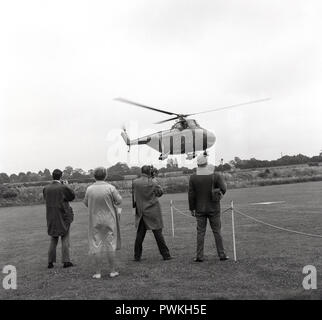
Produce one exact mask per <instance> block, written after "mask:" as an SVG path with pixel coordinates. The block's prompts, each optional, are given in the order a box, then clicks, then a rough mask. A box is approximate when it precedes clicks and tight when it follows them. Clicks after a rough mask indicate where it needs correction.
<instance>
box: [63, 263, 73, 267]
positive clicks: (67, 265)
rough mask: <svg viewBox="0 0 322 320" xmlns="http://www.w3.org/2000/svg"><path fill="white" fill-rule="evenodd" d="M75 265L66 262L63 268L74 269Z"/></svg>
mask: <svg viewBox="0 0 322 320" xmlns="http://www.w3.org/2000/svg"><path fill="white" fill-rule="evenodd" d="M73 266H74V265H73V264H72V263H71V262H64V266H63V268H70V267H73Z"/></svg>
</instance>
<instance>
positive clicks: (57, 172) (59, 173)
mask: <svg viewBox="0 0 322 320" xmlns="http://www.w3.org/2000/svg"><path fill="white" fill-rule="evenodd" d="M62 175H63V172H62V171H61V170H59V169H55V170H54V171H53V174H52V176H53V180H60V178H61V177H62Z"/></svg>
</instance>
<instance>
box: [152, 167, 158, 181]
mask: <svg viewBox="0 0 322 320" xmlns="http://www.w3.org/2000/svg"><path fill="white" fill-rule="evenodd" d="M158 173H159V171H158V169H157V168H155V167H153V166H150V177H151V178H152V179H153V178H155V177H156V176H157V175H158Z"/></svg>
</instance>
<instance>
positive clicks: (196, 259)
mask: <svg viewBox="0 0 322 320" xmlns="http://www.w3.org/2000/svg"><path fill="white" fill-rule="evenodd" d="M193 261H194V262H203V259H200V258H195V259H194V260H193Z"/></svg>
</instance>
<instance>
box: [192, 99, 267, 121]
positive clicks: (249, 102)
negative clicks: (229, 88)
mask: <svg viewBox="0 0 322 320" xmlns="http://www.w3.org/2000/svg"><path fill="white" fill-rule="evenodd" d="M270 99H271V98H265V99H259V100H253V101H248V102H243V103H238V104H233V105H231V106H227V107H221V108H216V109H212V110H207V111H202V112H197V113H191V114H187V115H186V117H189V116H195V115H197V114H203V113H208V112H215V111H220V110H225V109H231V108H236V107H241V106H245V105H248V104H253V103H258V102H263V101H267V100H270Z"/></svg>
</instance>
